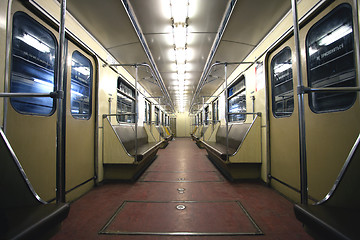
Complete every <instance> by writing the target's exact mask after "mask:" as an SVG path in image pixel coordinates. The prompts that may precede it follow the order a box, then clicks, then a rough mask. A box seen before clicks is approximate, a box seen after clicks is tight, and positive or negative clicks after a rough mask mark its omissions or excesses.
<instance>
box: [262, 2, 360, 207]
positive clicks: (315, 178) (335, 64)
mask: <svg viewBox="0 0 360 240" xmlns="http://www.w3.org/2000/svg"><path fill="white" fill-rule="evenodd" d="M351 4H352V2H351V1H335V2H333V3H332V4H330V5H329V6H328V7H327V8H325V9H324V10H322V11H321V12H320V13H319V14H318V15H316V16H313V18H312V19H310V20H309V21H308V23H307V24H306V25H305V26H303V27H302V28H301V29H300V48H301V61H302V69H301V71H302V75H303V82H304V86H306V87H313V88H329V87H332V88H334V87H355V86H358V80H357V75H358V73H356V61H355V47H354V45H355V43H354V27H355V24H354V18H353V15H354V10H353V9H354V8H353V7H352V5H351ZM355 14H357V13H355ZM293 42H294V39H293V37H291V38H290V39H289V40H287V41H286V42H284V43H283V44H282V45H280V46H279V47H277V48H276V49H275V50H274V51H273V52H272V53H271V54H270V55H269V58H268V63H267V66H268V74H269V75H268V86H269V99H268V102H269V124H270V133H269V134H270V157H271V175H272V176H273V177H274V178H273V180H272V181H271V184H272V185H273V186H274V187H275V188H276V189H278V190H279V191H280V192H282V193H284V194H285V195H286V196H288V197H290V198H291V199H293V200H295V201H299V196H300V195H299V193H298V191H299V189H300V186H299V182H300V174H299V172H300V170H299V161H300V160H299V148H298V146H299V143H298V138H299V137H298V131H299V130H298V129H299V126H298V110H297V106H298V103H297V95H296V86H297V85H298V83H297V79H296V78H295V76H296V68H295V65H294V64H293V63H292V64H289V63H290V62H289V59H292V60H295V52H294V51H293V49H294V48H293V46H292V45H291V44H292V43H293ZM289 56H291V58H290V57H289ZM286 59H287V60H286ZM292 62H294V61H292ZM290 66H292V70H290ZM290 71H292V73H291V74H290ZM291 75H292V77H290V76H291ZM291 78H292V79H293V84H292V89H291V87H290V86H291V84H290V83H289V81H290V79H291ZM291 92H292V93H291ZM290 93H291V94H290ZM290 96H291V98H292V97H293V96H294V97H295V98H294V100H291V101H293V103H294V104H292V103H291V104H289V100H287V99H290ZM289 106H292V107H289ZM359 107H360V106H359V97H358V93H357V92H326V93H310V94H308V95H305V97H304V110H305V135H306V150H307V173H308V176H307V177H308V193H309V198H310V200H313V201H319V200H321V199H322V198H324V197H325V195H326V194H327V193H328V192H329V191H330V189H331V187H332V185H333V184H334V182H335V180H336V177H337V175H338V174H339V171H340V169H341V167H342V165H343V164H344V162H345V160H346V157H347V155H348V154H349V152H350V150H351V147H352V145H353V143H354V142H355V140H356V138H357V136H358V134H359V133H360V124H359V123H358V120H359V117H360V112H359ZM292 109H293V110H292Z"/></svg>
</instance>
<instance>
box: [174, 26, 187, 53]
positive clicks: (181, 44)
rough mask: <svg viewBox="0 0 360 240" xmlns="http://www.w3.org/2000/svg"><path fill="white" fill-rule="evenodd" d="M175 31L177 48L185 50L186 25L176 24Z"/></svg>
mask: <svg viewBox="0 0 360 240" xmlns="http://www.w3.org/2000/svg"><path fill="white" fill-rule="evenodd" d="M173 30H174V44H175V48H185V45H186V36H187V29H186V24H185V23H175V24H174V28H173Z"/></svg>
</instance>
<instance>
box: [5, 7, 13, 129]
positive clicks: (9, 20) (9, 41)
mask: <svg viewBox="0 0 360 240" xmlns="http://www.w3.org/2000/svg"><path fill="white" fill-rule="evenodd" d="M12 2H13V1H12V0H9V1H8V7H7V16H6V47H5V72H4V92H8V91H9V88H8V86H9V78H10V58H11V53H10V49H11V47H12V27H11V25H12V14H11V9H12ZM3 105H4V109H3V113H4V115H3V129H4V133H6V130H7V113H8V99H7V98H5V99H4V101H3Z"/></svg>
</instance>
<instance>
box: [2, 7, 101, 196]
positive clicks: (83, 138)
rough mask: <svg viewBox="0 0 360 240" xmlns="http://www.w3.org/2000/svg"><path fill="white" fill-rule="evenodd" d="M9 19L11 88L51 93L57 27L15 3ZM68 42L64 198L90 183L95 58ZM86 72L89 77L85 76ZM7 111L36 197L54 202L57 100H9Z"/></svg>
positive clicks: (8, 129) (11, 133)
mask: <svg viewBox="0 0 360 240" xmlns="http://www.w3.org/2000/svg"><path fill="white" fill-rule="evenodd" d="M12 20H13V27H12V32H13V33H12V44H11V64H10V65H11V66H10V69H9V70H10V79H9V89H10V92H14V93H21V92H23V93H29V92H30V93H49V92H53V91H54V90H55V86H56V83H57V79H56V59H57V58H56V55H57V49H58V44H59V43H58V42H59V41H58V38H57V35H58V33H57V31H56V30H54V29H53V28H51V27H50V26H49V25H48V24H47V23H46V22H44V21H43V20H42V19H40V18H39V17H37V16H36V15H34V14H33V13H31V12H30V11H28V10H27V9H26V8H25V7H24V6H23V5H22V4H20V3H19V2H18V1H14V2H13V5H12ZM67 45H68V49H67V53H68V54H67V59H68V61H67V64H68V65H67V67H66V68H67V76H66V77H64V79H65V81H66V88H65V99H66V101H65V102H66V129H65V131H66V145H65V152H66V155H65V157H66V173H65V174H66V191H67V196H66V198H67V200H72V199H74V198H77V197H79V196H80V195H81V194H82V193H84V192H85V191H86V190H88V189H89V188H90V187H91V186H93V181H91V180H92V179H93V177H94V129H95V127H94V122H95V112H94V111H95V108H94V102H95V98H94V91H95V89H94V82H95V80H94V79H95V78H94V76H95V74H94V73H95V65H94V59H93V58H91V57H90V56H89V55H87V54H86V53H85V52H84V51H82V50H81V49H79V48H78V47H76V46H75V44H73V43H71V42H70V41H68V44H67ZM72 58H74V59H72ZM86 73H88V74H89V76H85V75H86ZM71 76H73V78H72V77H71ZM72 79H73V81H72ZM86 81H87V82H86ZM88 83H90V85H89V86H88V87H87V85H86V84H88ZM86 91H87V93H86ZM7 109H8V110H7V114H6V122H7V125H6V134H7V137H8V139H9V141H10V143H11V145H12V147H13V149H14V151H15V154H16V155H17V156H18V158H19V161H20V163H21V165H22V166H23V168H24V170H25V172H26V174H27V176H28V178H29V180H30V182H31V184H32V185H33V187H34V189H35V191H36V192H37V193H38V194H39V196H40V197H41V198H42V199H44V200H45V201H53V200H54V199H55V196H56V124H57V109H58V108H57V106H56V100H54V99H52V98H50V97H45V98H40V97H36V98H11V99H10V100H9V101H8V104H7Z"/></svg>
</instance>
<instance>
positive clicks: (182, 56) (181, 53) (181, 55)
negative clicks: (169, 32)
mask: <svg viewBox="0 0 360 240" xmlns="http://www.w3.org/2000/svg"><path fill="white" fill-rule="evenodd" d="M175 51H176V62H177V64H178V65H179V64H182V65H184V64H185V62H186V50H185V48H176V49H175Z"/></svg>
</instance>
